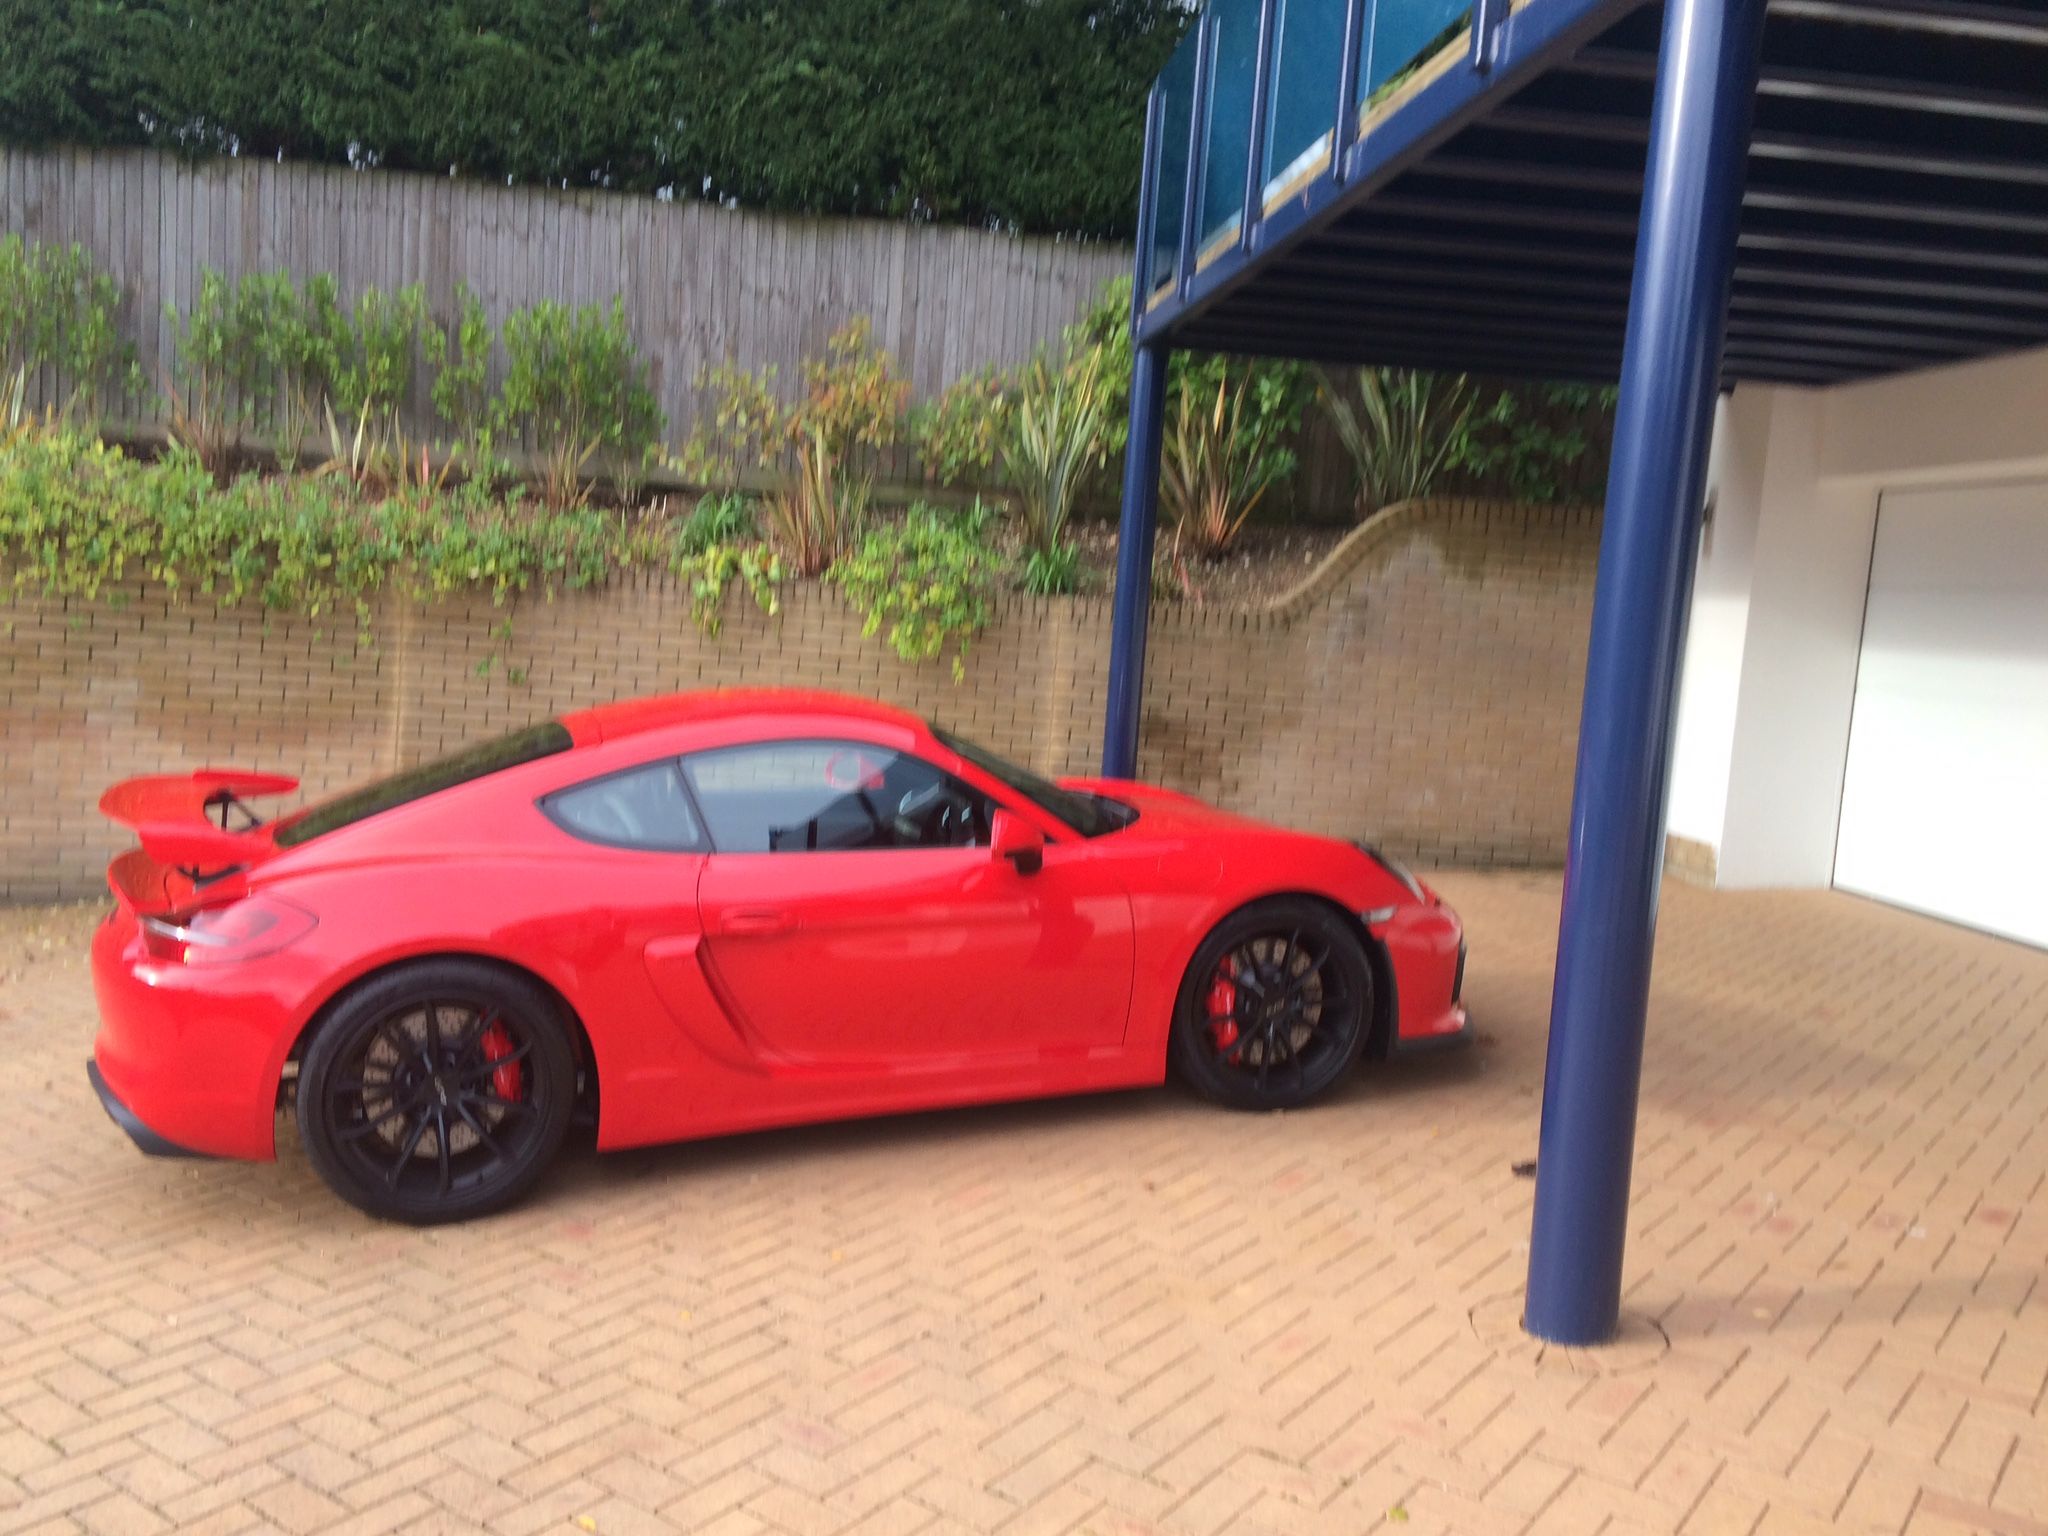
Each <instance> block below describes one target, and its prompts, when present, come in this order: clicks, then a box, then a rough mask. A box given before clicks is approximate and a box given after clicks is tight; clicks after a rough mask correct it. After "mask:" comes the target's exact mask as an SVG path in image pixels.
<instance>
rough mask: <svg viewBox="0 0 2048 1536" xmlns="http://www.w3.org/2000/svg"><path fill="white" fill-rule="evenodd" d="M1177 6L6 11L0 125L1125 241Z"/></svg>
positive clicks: (346, 2) (611, 3)
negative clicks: (1152, 96) (1148, 117)
mask: <svg viewBox="0 0 2048 1536" xmlns="http://www.w3.org/2000/svg"><path fill="white" fill-rule="evenodd" d="M1186 17H1187V11H1186V9H1185V8H1184V6H1183V5H1182V4H1181V3H1180V0H829V3H825V0H809V3H790V0H780V3H778V0H642V3H632V4H628V3H623V0H125V3H114V0H0V37H5V38H6V39H7V46H6V47H5V48H4V49H0V139H4V140H9V141H13V142H17V143H31V144H41V143H49V142H54V141H70V142H78V143H88V144H140V143H150V144H158V145H162V146H166V147H171V148H177V149H181V150H185V151H188V152H193V153H233V154H242V155H265V156H276V155H283V156H285V157H287V158H291V159H304V160H324V161H329V162H339V163H345V164H352V165H382V166H388V167H392V168H403V169H410V170H419V171H427V172H432V173H436V174H445V173H448V172H450V171H451V170H452V171H455V172H457V173H460V174H464V175H474V176H480V177H488V178H491V179H494V180H495V179H506V180H512V181H519V182H539V183H552V184H556V185H560V184H564V183H566V184H568V185H570V186H578V187H582V186H608V187H619V188H624V189H628V190H633V191H643V192H645V191H654V190H657V189H661V188H672V189H673V191H674V193H675V195H677V196H681V197H702V198H709V199H730V200H733V201H736V202H739V203H741V204H745V205H749V206H753V207H763V208H777V209H785V210H790V211H798V212H811V213H839V214H879V215H885V216H897V217H906V218H917V219H938V220H944V221H947V222H957V223H967V224H992V225H997V226H1003V227H1014V228H1018V229H1024V230H1035V231H1044V232H1053V233H1076V234H1088V235H1116V236H1128V235H1129V234H1130V230H1131V223H1132V219H1133V217H1134V214H1135V210H1136V208H1137V201H1138V171H1139V159H1140V151H1141V139H1142V135H1143V119H1144V100H1145V91H1146V88H1147V86H1148V85H1149V84H1150V82H1151V79H1152V77H1153V75H1154V74H1155V73H1157V71H1158V69H1159V67H1160V65H1161V64H1162V63H1164V61H1165V59H1166V55H1167V54H1168V53H1169V52H1170V51H1171V49H1172V47H1173V45H1174V43H1175V42H1176V41H1177V40H1178V38H1179V35H1180V31H1181V28H1182V26H1183V25H1184V24H1185V21H1186Z"/></svg>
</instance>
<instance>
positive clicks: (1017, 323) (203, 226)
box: [0, 149, 1130, 438]
mask: <svg viewBox="0 0 2048 1536" xmlns="http://www.w3.org/2000/svg"><path fill="white" fill-rule="evenodd" d="M9 232H11V233H19V234H21V235H23V236H25V237H27V238H28V239H31V240H38V241H44V242H50V243H56V244H67V245H68V244H71V243H73V242H76V243H78V244H79V245H82V246H84V247H85V248H86V249H87V250H88V251H90V252H91V253H92V256H93V259H94V260H95V261H96V262H97V263H98V265H99V266H100V267H101V268H102V269H103V270H104V271H106V272H107V273H108V274H109V275H111V276H112V277H113V279H114V280H115V282H117V283H118V284H119V285H120V287H121V292H122V314H121V322H122V323H121V329H122V332H123V334H124V335H125V336H127V337H128V338H130V339H131V340H133V341H134V342H135V343H136V345H137V349H138V352H139V354H140V362H141V366H142V371H143V377H144V379H145V380H146V381H147V382H148V383H149V384H151V385H152V386H161V385H162V383H163V382H164V381H165V380H166V379H168V378H169V376H170V362H171V343H172V332H171V327H170V323H169V321H168V320H167V319H166V318H165V314H164V307H165V305H166V304H175V305H176V306H178V307H179V309H181V310H189V309H190V307H191V305H192V303H193V301H194V299H195V298H196V297H197V295H198V291H199V280H200V274H201V272H202V271H204V270H205V269H207V268H211V269H213V270H215V271H218V272H220V273H222V274H224V275H225V276H227V277H228V278H230V279H234V278H239V277H241V276H243V275H244V274H247V273H254V272H272V271H279V270H284V271H289V272H292V273H295V274H298V275H300V276H304V275H307V274H311V273H316V272H331V273H333V274H334V276H335V278H336V280H337V282H338V284H339V285H340V288H341V292H342V294H343V296H344V297H350V296H353V295H354V294H356V293H358V292H360V291H361V290H362V289H364V288H368V287H372V286H374V287H381V288H396V287H401V286H403V285H405V284H407V283H414V282H417V283H419V284H421V285H423V286H424V288H425V289H426V293H427V298H428V302H429V304H430V306H431V307H432V309H433V312H434V314H435V316H436V318H437V319H440V320H442V321H444V322H445V321H446V320H447V319H448V318H449V317H450V316H451V315H452V314H453V312H454V307H455V306H454V299H455V290H456V285H457V284H458V283H459V282H467V283H468V284H469V286H470V287H471V288H472V289H474V290H475V291H476V293H477V295H478V297H479V298H481V299H482V301H483V305H484V308H485V311H486V312H487V313H488V314H489V316H490V318H491V320H492V321H493V322H494V323H497V322H502V321H503V319H504V317H505V316H506V315H507V314H508V313H509V312H511V311H512V310H514V309H517V308H519V307H521V306H523V305H527V304H532V303H534V302H536V301H538V300H542V299H553V300H557V301H559V302H562V303H567V304H606V303H609V302H610V301H611V299H612V297H613V295H615V294H616V295H618V296H620V297H621V298H622V299H623V300H624V303H625V309H626V318H627V323H628V325H629V326H630V328H631V331H632V334H633V336H634V339H635V340H636V342H637V343H638V345H639V346H640V348H641V351H642V353H643V355H644V356H645V357H646V359H647V361H648V364H649V368H650V372H651V375H652V380H653V384H654V388H655V393H656V395H657V396H658V397H659V399H660V401H661V406H662V409H663V410H664V411H665V412H666V413H667V414H668V417H669V422H670V435H671V437H674V438H680V437H681V436H682V435H683V433H684V432H686V431H687V429H688V426H689V423H690V421H691V420H692V418H693V416H694V414H695V411H696V408H697V405H698V400H697V392H696V390H695V388H694V384H695V380H696V379H697V377H698V375H699V373H700V372H701V371H702V369H703V368H704V367H705V366H706V365H707V364H712V363H719V362H724V361H726V360H728V359H731V360H734V361H737V362H738V363H740V364H741V365H742V366H744V367H747V368H750V369H753V368H761V367H765V366H768V365H773V366H774V367H776V368H777V369H778V371H779V377H780V379H781V380H782V381H783V383H784V384H785V385H786V386H794V385H795V383H796V382H797V380H798V379H799V377H800V369H801V361H802V359H804V358H806V357H810V356H814V355H817V354H819V353H821V352H822V351H823V348H824V343H825V340H826V338H827V337H828V336H829V335H831V333H832V332H833V331H834V330H835V329H836V328H837V327H838V326H839V325H841V324H842V323H843V322H844V321H846V320H847V319H849V318H851V317H852V316H854V315H860V314H865V315H868V316H870V317H871V318H872V319H873V321H874V325H875V334H876V339H877V340H878V341H879V342H880V343H881V344H882V345H883V346H885V347H887V348H888V349H889V350H890V351H891V352H893V353H894V354H895V355H896V358H897V360H898V362H899V363H900V364H901V365H902V368H903V371H904V373H905V375H906V376H907V377H908V378H909V380H910V383H911V387H912V392H913V394H914V395H915V396H917V397H918V398H924V397H926V396H929V395H931V394H934V393H936V392H937V391H938V390H940V389H942V388H943V387H944V386H945V385H946V384H947V383H948V382H949V381H951V380H952V379H954V378H957V377H958V376H959V375H961V374H963V373H966V372H969V371H971V370H973V369H976V368H980V367H982V366H984V365H986V364H990V363H994V364H999V365H1007V364H1011V363H1016V362H1020V361H1022V360H1024V359H1025V358H1028V357H1029V356H1030V355H1031V353H1032V350H1033V349H1034V348H1035V347H1037V346H1038V345H1039V344H1040V343H1042V342H1047V341H1051V340H1054V339H1056V338H1057V337H1058V336H1059V333H1060V330H1061V328H1062V327H1063V326H1065V325H1067V324H1069V323H1070V322H1071V321H1072V320H1073V319H1074V318H1075V317H1076V316H1077V315H1078V314H1079V313H1080V312H1081V310H1082V309H1083V308H1084V307H1085V306H1086V305H1087V303H1088V302H1089V301H1090V300H1091V299H1092V298H1094V296H1095V295H1096V293H1097V292H1098V291H1099V290H1100V288H1101V287H1102V285H1103V283H1104V282H1105V281H1107V280H1108V279H1109V278H1111V277H1113V276H1116V275H1117V274H1120V273H1123V272H1126V271H1128V270H1129V267H1130V253H1129V251H1128V250H1127V249H1125V248H1123V247H1121V246H1117V245H1113V244H1108V243H1104V242H1076V241H1062V240H1048V239H1040V238H1028V239H1026V238H1014V237H1010V236H1005V235H999V234H991V233H987V232H984V231H980V230H971V229H956V228H943V227H920V226H914V225H910V224H904V223H889V222H885V221H881V220H872V219H815V218H790V217H784V216H780V215H773V214H762V213H748V212H741V211H736V210H732V209H726V208H719V207H717V206H714V205H708V204H704V203H697V202H672V203H671V202H661V201H658V200H656V199H654V198H651V197H638V196H628V195H624V194H621V193H614V192H601V191H594V192H556V191H544V190H539V189H535V188H530V187H499V186H492V185H489V184H485V183H479V182H476V181H469V180H458V179H455V178H452V177H449V178H442V177H431V176H419V175H409V174H405V173H400V172H387V171H364V172H358V171H349V170H341V169H335V168H331V167H325V166H312V165H297V164H278V163H275V162H271V161H247V160H220V159H214V160H205V161H187V160H182V159H179V158H177V157H176V156H173V155H168V154H163V153H160V152H158V151H154V150H58V151H54V152H32V151H25V150H16V149H0V233H9ZM142 404H143V406H144V410H143V413H142V419H143V420H144V421H145V422H146V421H147V420H148V418H149V416H150V414H151V413H152V412H154V411H157V410H160V409H161V404H160V402H159V401H157V400H156V399H155V398H154V395H153V393H152V395H151V396H150V397H146V399H145V401H144V402H143V403H142Z"/></svg>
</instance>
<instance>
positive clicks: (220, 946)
mask: <svg viewBox="0 0 2048 1536" xmlns="http://www.w3.org/2000/svg"><path fill="white" fill-rule="evenodd" d="M314 921H315V919H314V917H313V914H312V913H310V912H302V911H300V910H299V909H298V908H297V907H295V906H293V905H291V903H289V902H284V901H279V900H278V899H277V898H276V897H274V896H244V897H242V898H241V899H240V900H239V901H230V902H224V903H222V904H221V905H219V906H216V907H194V908H190V909H188V910H186V911H183V912H171V913H166V914H165V915H163V916H161V917H144V918H143V919H142V920H141V926H142V943H143V947H144V948H145V949H147V950H148V951H149V954H150V958H151V959H154V960H170V961H174V962H177V963H179V964H182V965H231V964H233V963H235V962H236V961H240V960H254V959H256V958H257V957H258V956H260V955H268V954H274V953H276V952H277V951H278V950H280V949H283V948H284V947H285V946H286V945H287V944H292V943H296V942H297V941H298V940H300V939H302V938H304V937H305V936H306V935H307V934H309V933H311V932H312V931H313V925H314Z"/></svg>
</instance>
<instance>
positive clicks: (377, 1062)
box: [298, 960, 576, 1225]
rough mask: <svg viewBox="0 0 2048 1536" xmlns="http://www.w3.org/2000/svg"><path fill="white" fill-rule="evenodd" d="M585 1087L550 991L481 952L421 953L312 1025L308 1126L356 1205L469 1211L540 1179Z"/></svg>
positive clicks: (428, 1218)
mask: <svg viewBox="0 0 2048 1536" xmlns="http://www.w3.org/2000/svg"><path fill="white" fill-rule="evenodd" d="M575 1091H576V1061H575V1055H574V1053H573V1051H572V1050H571V1048H570V1045H569V1035H568V1030H567V1028H566V1026H565V1024H564V1021H563V1020H562V1018H561V1010H560V1009H559V1007H558V1006H557V1005H556V1004H555V1001H554V999H553V998H552V997H550V996H549V995H548V994H547V993H546V991H545V990H543V989H542V988H541V987H539V986H536V985H535V984H534V983H532V982H530V981H527V980H524V979H523V978H521V977H518V976H516V975H512V974H510V973H508V972H505V971H501V970H499V969H497V968H496V967H494V966H490V965H486V964H484V963H482V962H480V961H474V960H430V961H422V962H420V963H419V964H416V965H410V966H406V967H404V968H402V969H400V970H396V971H393V972H390V973H389V974H387V975H384V976H380V977H378V978H376V979H375V980H374V981H371V982H370V983H368V984H367V985H365V986H364V987H362V988H361V989H360V990H358V991H357V992H355V993H353V994H351V995H350V996H349V997H348V998H347V999H346V1000H344V1001H343V1002H342V1004H341V1005H340V1006H339V1007H338V1008H336V1009H335V1010H334V1012H333V1013H332V1014H331V1015H330V1016H329V1017H328V1018H327V1019H326V1020H325V1021H324V1022H323V1023H322V1024H321V1026H320V1028H319V1030H318V1031H317V1032H316V1033H315V1034H314V1036H313V1040H312V1043H311V1044H310V1045H309V1046H308V1047H307V1049H306V1054H305V1059H304V1060H303V1062H302V1063H301V1064H300V1068H299V1082H298V1118H299V1138H300V1140H301V1141H302V1142H303V1143H304V1144H305V1148H306V1156H307V1157H308V1158H309V1159H310V1160H311V1162H312V1164H313V1167H314V1168H315V1169H316V1170H317V1171H318V1172H319V1174H320V1177H321V1178H323V1179H324V1180H326V1181H327V1185H328V1187H329V1188H331V1189H332V1190H333V1191H334V1192H335V1193H336V1194H338V1195H340V1196H341V1198H342V1199H344V1200H346V1201H348V1202H349V1203H350V1204H351V1205H355V1206H358V1207H360V1208H361V1209H363V1210H365V1211H368V1212H369V1213H370V1214H371V1215H373V1216H381V1217H385V1218H387V1219H389V1220H393V1221H406V1222H413V1223H417V1224H422V1225H424V1224H429V1223H434V1222H444V1221H461V1220H464V1219H466V1218H468V1217H471V1216H481V1215H484V1214H485V1213H487V1212H489V1211H495V1210H499V1209H501V1208H503V1207H504V1206H507V1205H510V1204H511V1203H512V1202H514V1201H515V1200H517V1199H519V1198H520V1197H521V1196H522V1195H524V1194H525V1193H526V1192H527V1191H528V1190H529V1189H531V1188H532V1187H533V1185H534V1183H535V1181H537V1180H538V1179H539V1178H540V1176H541V1174H542V1173H543V1172H544V1171H545V1170H546V1168H547V1166H548V1164H549V1163H550V1162H551V1161H553V1159H554V1156H555V1153H556V1151H557V1150H558V1149H559V1148H560V1147H561V1144H562V1136H563V1134H564V1132H566V1131H567V1130H568V1126H569V1115H570V1111H571V1110H572V1108H573V1107H574V1105H573V1100H574V1098H575Z"/></svg>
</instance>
